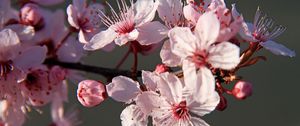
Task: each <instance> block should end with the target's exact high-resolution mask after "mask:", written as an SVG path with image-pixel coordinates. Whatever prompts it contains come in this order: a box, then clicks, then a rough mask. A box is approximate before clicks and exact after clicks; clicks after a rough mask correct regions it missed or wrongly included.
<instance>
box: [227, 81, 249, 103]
mask: <svg viewBox="0 0 300 126" xmlns="http://www.w3.org/2000/svg"><path fill="white" fill-rule="evenodd" d="M232 95H233V96H234V97H235V98H237V99H240V100H242V99H246V98H247V97H249V96H251V95H252V84H251V83H249V82H246V81H238V82H237V83H236V84H235V85H234V88H233V90H232Z"/></svg>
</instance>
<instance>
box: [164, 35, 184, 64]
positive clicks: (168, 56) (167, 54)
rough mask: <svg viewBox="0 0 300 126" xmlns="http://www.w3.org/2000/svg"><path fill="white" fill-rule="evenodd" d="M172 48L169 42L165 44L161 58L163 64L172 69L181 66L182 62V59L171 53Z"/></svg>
mask: <svg viewBox="0 0 300 126" xmlns="http://www.w3.org/2000/svg"><path fill="white" fill-rule="evenodd" d="M170 46H171V45H170V41H169V40H167V41H165V42H164V45H163V47H162V48H161V51H160V58H161V60H162V62H163V63H164V64H166V65H167V66H170V67H176V66H179V65H180V64H181V62H182V61H181V59H180V57H178V56H177V55H175V54H174V53H173V52H172V51H171V47H170Z"/></svg>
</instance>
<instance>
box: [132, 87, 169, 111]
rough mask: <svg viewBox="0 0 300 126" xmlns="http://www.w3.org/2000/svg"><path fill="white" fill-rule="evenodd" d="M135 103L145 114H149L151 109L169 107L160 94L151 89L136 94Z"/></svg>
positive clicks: (156, 109)
mask: <svg viewBox="0 0 300 126" xmlns="http://www.w3.org/2000/svg"><path fill="white" fill-rule="evenodd" d="M136 104H137V106H139V107H140V109H141V110H142V111H143V113H144V114H146V115H149V114H150V113H151V112H153V111H160V109H168V108H169V107H171V105H170V104H168V102H167V101H166V100H165V99H164V98H163V97H162V96H161V95H159V94H157V93H155V92H153V91H146V92H143V93H142V94H140V95H138V96H137V99H136ZM154 116H155V115H154Z"/></svg>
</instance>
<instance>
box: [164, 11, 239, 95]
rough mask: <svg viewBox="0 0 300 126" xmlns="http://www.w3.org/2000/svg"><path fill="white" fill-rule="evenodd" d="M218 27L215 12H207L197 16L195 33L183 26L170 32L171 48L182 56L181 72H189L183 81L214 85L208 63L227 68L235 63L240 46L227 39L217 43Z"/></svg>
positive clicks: (237, 61)
mask: <svg viewBox="0 0 300 126" xmlns="http://www.w3.org/2000/svg"><path fill="white" fill-rule="evenodd" d="M219 29H220V23H219V21H218V19H217V17H216V16H215V14H214V13H213V12H207V13H204V14H203V15H202V16H201V17H200V18H199V20H198V22H197V25H196V27H195V30H194V32H192V31H191V30H190V29H189V28H184V27H182V28H180V27H177V28H174V29H172V30H171V31H170V32H169V37H170V40H171V48H172V49H171V50H172V52H173V53H174V54H176V55H178V56H179V57H181V58H182V59H183V63H182V64H183V66H182V69H183V72H184V75H189V76H185V79H184V80H185V81H186V83H192V82H195V81H196V82H197V81H200V82H199V83H205V84H206V85H215V79H214V77H213V75H212V73H211V71H210V70H209V69H208V67H207V66H212V67H214V68H221V69H226V70H230V69H232V68H234V67H236V66H237V65H238V63H239V47H237V46H236V45H234V44H231V43H230V42H220V43H216V39H217V37H218V35H219V34H218V33H219ZM197 69H198V72H197V71H196V70H197ZM194 87H195V85H193V86H191V87H190V88H191V90H195V88H194ZM196 90H197V89H196Z"/></svg>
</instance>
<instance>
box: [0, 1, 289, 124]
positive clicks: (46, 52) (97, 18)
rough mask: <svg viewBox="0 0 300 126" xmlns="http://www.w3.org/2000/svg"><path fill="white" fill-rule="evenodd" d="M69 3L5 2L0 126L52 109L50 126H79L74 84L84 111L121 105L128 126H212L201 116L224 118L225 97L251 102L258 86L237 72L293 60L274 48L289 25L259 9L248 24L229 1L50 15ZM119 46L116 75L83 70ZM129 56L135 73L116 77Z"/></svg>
mask: <svg viewBox="0 0 300 126" xmlns="http://www.w3.org/2000/svg"><path fill="white" fill-rule="evenodd" d="M63 1H64V0H19V1H18V2H17V5H13V6H14V7H15V6H19V8H20V9H19V10H17V9H15V8H13V7H12V5H11V1H10V0H1V1H0V87H1V89H0V103H1V104H0V108H1V110H0V125H5V126H21V125H23V124H24V122H25V120H26V118H25V117H26V114H27V113H28V112H30V111H29V110H30V108H34V109H35V108H36V107H43V106H46V105H47V104H51V116H52V120H53V122H52V123H51V124H50V126H74V125H79V123H80V121H78V119H77V114H78V113H77V111H74V110H73V111H72V112H69V113H64V102H66V101H67V100H68V98H67V96H68V94H67V81H66V80H69V81H72V82H73V83H76V84H78V85H77V86H78V89H77V98H78V101H79V103H81V104H82V105H83V106H85V107H95V106H98V105H100V104H101V103H102V102H104V101H105V100H106V99H107V98H112V99H114V100H115V101H117V102H123V103H125V104H126V105H127V107H126V108H125V109H124V110H123V111H122V113H121V115H120V118H121V124H122V125H123V126H145V125H148V124H149V123H150V122H151V123H152V124H153V125H157V126H173V125H178V126H185V125H197V126H208V125H209V124H208V123H206V122H205V121H204V120H203V119H201V117H202V116H204V115H206V114H209V113H211V112H212V111H214V110H220V111H222V110H225V109H226V107H227V104H228V103H227V100H226V97H225V96H224V95H225V94H228V95H232V96H233V97H235V98H236V99H238V100H244V99H246V98H248V97H249V96H251V95H252V90H253V87H252V83H250V82H248V81H247V80H243V79H242V77H241V76H240V75H238V74H237V72H238V71H239V70H240V69H241V68H244V67H248V66H251V65H254V64H256V63H257V62H258V61H260V60H266V57H265V56H256V57H254V54H255V53H256V52H258V51H260V50H261V49H266V50H269V51H270V52H272V53H273V54H275V55H282V56H288V57H294V56H295V52H294V51H292V50H290V49H288V48H287V47H285V46H283V45H281V44H279V43H276V42H274V41H273V39H274V38H276V37H278V36H279V35H280V34H282V33H283V32H284V31H285V30H286V28H285V27H284V26H282V25H276V24H275V22H274V20H273V19H272V18H270V17H268V16H267V15H266V14H264V13H263V12H262V11H261V9H258V10H257V12H256V14H255V16H254V22H253V23H248V22H246V21H245V20H244V18H243V16H242V15H241V14H240V13H239V11H238V10H237V7H236V5H235V4H232V5H231V7H228V5H226V3H225V1H224V0H135V1H133V0H130V1H127V2H126V1H125V0H117V1H116V2H117V5H118V9H117V10H116V9H114V7H113V6H111V5H110V4H109V3H107V4H106V5H104V4H101V3H97V2H96V1H90V2H88V1H87V0H72V3H71V4H70V5H68V6H67V8H66V10H61V9H57V10H55V11H50V10H49V9H47V7H48V6H53V5H57V4H60V3H62V2H63ZM107 7H108V8H109V9H110V10H111V14H107V13H109V12H105V9H106V8H107ZM156 14H158V17H159V18H160V19H158V18H155V17H156ZM66 19H67V20H66ZM66 21H67V22H68V24H67V23H65V22H66ZM66 24H67V25H66ZM241 45H248V48H246V49H245V50H242V48H241ZM115 46H122V47H124V46H128V52H127V53H125V55H124V57H123V58H122V59H121V60H120V62H119V63H118V64H117V65H116V67H115V68H102V67H95V66H90V65H84V64H82V63H81V61H82V60H81V58H82V57H84V56H86V52H87V51H95V50H98V49H102V50H104V51H105V52H104V53H108V52H110V51H112V50H113V49H114V47H115ZM157 49H159V50H160V58H161V61H160V62H159V64H158V65H157V66H156V68H155V70H153V71H147V70H144V69H141V70H139V69H138V65H139V62H138V56H139V55H138V54H142V55H144V56H147V55H149V54H152V53H153V52H154V50H157ZM129 54H133V57H134V58H133V65H132V68H131V69H130V70H122V69H120V68H121V65H122V64H123V63H124V62H125V60H126V59H127V57H128V56H129ZM80 71H84V72H93V73H98V74H101V75H103V76H104V77H106V78H107V83H105V82H102V81H101V82H100V81H95V80H91V79H86V80H85V78H86V77H84V76H82V73H81V72H80ZM225 85H232V86H231V87H233V88H232V89H228V88H226V87H230V86H225ZM149 119H150V120H151V121H149Z"/></svg>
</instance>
